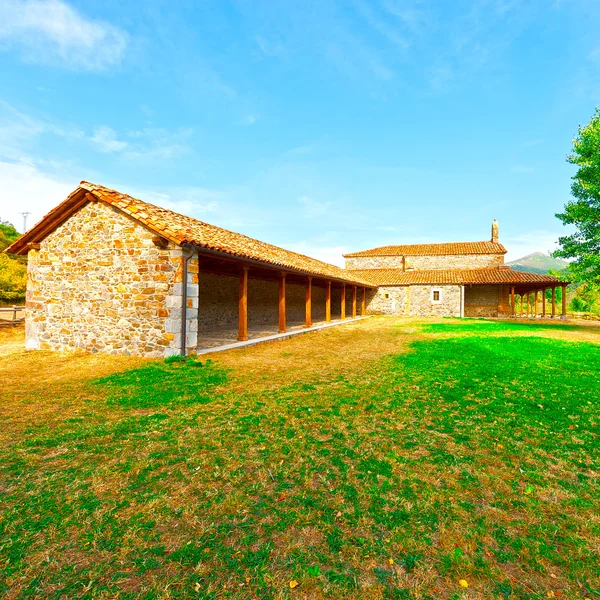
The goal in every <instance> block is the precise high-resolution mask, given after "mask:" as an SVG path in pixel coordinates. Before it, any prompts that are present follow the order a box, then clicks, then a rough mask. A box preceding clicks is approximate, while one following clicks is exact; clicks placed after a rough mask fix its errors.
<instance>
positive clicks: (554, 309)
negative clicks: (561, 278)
mask: <svg viewBox="0 0 600 600" xmlns="http://www.w3.org/2000/svg"><path fill="white" fill-rule="evenodd" d="M554 317H556V288H555V287H552V318H553V319H554Z"/></svg>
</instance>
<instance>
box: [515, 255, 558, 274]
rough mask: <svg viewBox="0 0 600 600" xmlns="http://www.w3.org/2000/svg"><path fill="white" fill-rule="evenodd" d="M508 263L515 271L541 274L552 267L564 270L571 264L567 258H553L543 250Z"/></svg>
mask: <svg viewBox="0 0 600 600" xmlns="http://www.w3.org/2000/svg"><path fill="white" fill-rule="evenodd" d="M506 264H507V265H508V266H509V267H511V268H512V269H514V270H515V271H525V272H526V273H538V274H541V275H543V274H545V273H547V272H548V271H549V270H550V269H555V270H556V271H562V270H563V269H566V268H567V267H568V266H569V263H568V262H567V261H566V260H561V259H560V258H552V257H551V256H548V255H547V254H544V253H543V252H534V253H533V254H528V255H527V256H523V258H518V259H517V260H513V261H512V262H509V263H506Z"/></svg>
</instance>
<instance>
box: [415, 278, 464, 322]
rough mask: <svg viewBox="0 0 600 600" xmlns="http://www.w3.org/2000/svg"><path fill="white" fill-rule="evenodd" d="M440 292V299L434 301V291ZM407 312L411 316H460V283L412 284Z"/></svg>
mask: <svg viewBox="0 0 600 600" xmlns="http://www.w3.org/2000/svg"><path fill="white" fill-rule="evenodd" d="M434 290H438V291H439V292H440V301H439V302H433V300H432V292H433V291H434ZM406 304H407V312H408V314H409V315H410V316H411V317H460V305H461V286H460V285H440V286H434V285H411V286H408V291H407V298H406Z"/></svg>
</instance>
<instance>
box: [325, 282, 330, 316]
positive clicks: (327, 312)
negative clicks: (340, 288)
mask: <svg viewBox="0 0 600 600" xmlns="http://www.w3.org/2000/svg"><path fill="white" fill-rule="evenodd" d="M325 322H326V323H331V281H328V282H327V288H326V290H325Z"/></svg>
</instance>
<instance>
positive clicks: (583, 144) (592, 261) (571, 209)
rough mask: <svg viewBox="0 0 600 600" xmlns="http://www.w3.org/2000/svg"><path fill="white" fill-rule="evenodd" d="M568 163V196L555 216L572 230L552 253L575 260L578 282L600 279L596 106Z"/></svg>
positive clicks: (599, 133)
mask: <svg viewBox="0 0 600 600" xmlns="http://www.w3.org/2000/svg"><path fill="white" fill-rule="evenodd" d="M567 160H568V162H570V163H571V164H572V165H577V167H578V169H577V172H576V173H575V175H574V176H573V183H572V184H571V193H572V195H573V197H572V199H571V200H570V201H569V202H568V203H567V204H566V206H565V209H564V212H562V213H559V214H557V215H556V216H557V217H558V218H559V219H560V220H561V221H562V222H563V223H564V224H565V225H574V226H575V228H576V231H575V233H573V234H571V235H567V236H564V237H561V238H560V239H559V243H560V248H559V249H558V250H557V251H556V252H555V253H554V256H556V257H560V258H573V259H575V260H574V261H573V263H572V264H571V267H572V269H573V271H574V273H575V274H576V275H577V278H578V279H579V280H581V281H589V282H594V283H599V282H600V108H596V111H595V112H594V115H593V116H592V119H591V120H590V122H589V123H588V124H587V125H586V126H585V127H579V131H578V133H577V136H576V137H575V139H574V140H573V153H572V154H571V155H569V156H568V157H567Z"/></svg>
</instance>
